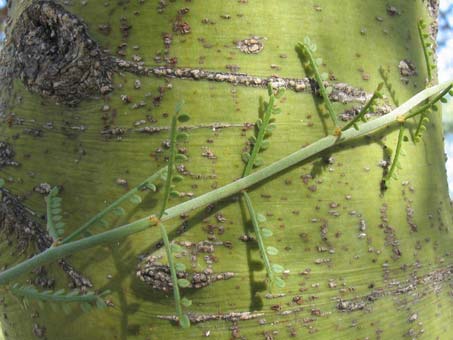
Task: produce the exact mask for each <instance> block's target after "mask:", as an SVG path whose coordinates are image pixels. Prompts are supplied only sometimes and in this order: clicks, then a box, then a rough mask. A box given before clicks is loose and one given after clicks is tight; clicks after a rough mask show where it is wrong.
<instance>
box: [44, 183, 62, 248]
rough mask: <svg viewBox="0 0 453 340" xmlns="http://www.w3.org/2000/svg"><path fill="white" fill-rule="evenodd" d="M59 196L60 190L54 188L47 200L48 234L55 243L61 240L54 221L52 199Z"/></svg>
mask: <svg viewBox="0 0 453 340" xmlns="http://www.w3.org/2000/svg"><path fill="white" fill-rule="evenodd" d="M56 195H58V188H57V187H54V188H53V189H52V190H51V191H50V193H49V195H47V199H46V208H47V232H48V233H49V235H50V237H51V238H52V240H53V241H54V242H55V241H56V240H58V239H59V236H58V232H57V228H56V227H55V223H54V221H53V213H52V198H54V197H55V196H56Z"/></svg>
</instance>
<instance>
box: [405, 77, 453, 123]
mask: <svg viewBox="0 0 453 340" xmlns="http://www.w3.org/2000/svg"><path fill="white" fill-rule="evenodd" d="M442 85H443V86H442ZM435 87H442V91H441V92H439V93H438V94H437V95H436V96H435V97H434V98H433V99H431V100H430V101H428V103H427V104H424V105H422V106H420V107H419V108H418V109H417V110H415V111H414V112H410V113H409V114H407V115H405V118H406V120H407V119H409V118H412V117H415V116H418V115H419V114H420V113H423V112H425V111H426V110H427V109H429V108H430V107H431V106H433V105H434V104H435V103H437V102H438V101H439V100H441V99H442V98H443V97H445V95H446V94H447V93H448V92H449V91H450V90H451V89H452V87H453V84H452V83H451V82H445V83H442V84H440V85H436V86H433V87H428V88H427V89H426V90H429V89H433V88H435ZM426 90H424V91H421V92H419V94H421V93H424V92H425V91H426ZM426 99H428V98H426ZM406 103H407V102H406Z"/></svg>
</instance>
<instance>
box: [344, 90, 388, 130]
mask: <svg viewBox="0 0 453 340" xmlns="http://www.w3.org/2000/svg"><path fill="white" fill-rule="evenodd" d="M382 85H383V83H380V84H379V85H378V87H377V89H376V91H374V93H373V96H372V97H371V98H370V100H369V101H368V102H367V103H366V104H365V106H364V107H362V109H361V110H360V112H359V113H358V114H357V115H356V116H355V117H354V119H353V120H351V121H350V122H349V123H347V124H346V125H345V126H343V127H342V128H341V130H342V131H345V130H347V129H349V128H350V127H352V126H354V128H356V127H355V124H356V123H357V122H358V121H359V120H361V119H363V117H364V116H365V114H366V113H367V112H368V110H369V109H370V107H371V105H373V103H374V101H375V100H376V99H377V98H379V96H380V92H379V91H380V90H381V89H382ZM356 130H357V128H356Z"/></svg>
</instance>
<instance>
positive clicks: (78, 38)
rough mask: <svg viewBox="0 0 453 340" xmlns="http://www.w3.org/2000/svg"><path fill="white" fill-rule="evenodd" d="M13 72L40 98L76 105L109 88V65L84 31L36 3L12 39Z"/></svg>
mask: <svg viewBox="0 0 453 340" xmlns="http://www.w3.org/2000/svg"><path fill="white" fill-rule="evenodd" d="M11 43H12V48H13V53H12V58H13V60H12V62H13V64H14V70H15V73H16V74H17V75H18V76H19V78H20V79H21V80H22V81H23V83H24V84H25V86H26V87H27V88H28V89H29V90H30V91H31V92H34V93H38V94H40V95H41V96H43V97H51V98H53V99H55V100H56V101H58V102H60V103H64V104H67V105H75V104H77V103H78V102H79V101H80V100H81V99H83V98H85V97H91V96H94V95H97V94H99V93H101V94H105V93H108V92H110V91H111V90H112V89H113V86H112V75H113V63H112V61H111V57H110V56H108V55H107V54H106V53H104V52H103V51H101V49H100V48H99V46H98V44H97V43H96V42H95V41H94V40H93V39H91V38H90V37H89V35H88V29H87V26H86V25H85V24H84V23H83V22H82V21H81V20H80V19H79V18H77V17H76V16H75V15H73V14H71V13H69V12H68V11H66V10H65V9H64V8H63V7H62V6H61V5H59V4H57V3H54V2H51V1H37V2H34V3H33V4H31V5H30V6H29V7H28V8H27V9H25V10H24V12H23V13H22V14H21V16H20V18H19V20H18V22H17V24H16V26H15V27H14V30H13V31H12V35H11Z"/></svg>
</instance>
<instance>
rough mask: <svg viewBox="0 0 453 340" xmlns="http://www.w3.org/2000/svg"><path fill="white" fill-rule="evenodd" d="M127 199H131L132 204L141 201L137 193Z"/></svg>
mask: <svg viewBox="0 0 453 340" xmlns="http://www.w3.org/2000/svg"><path fill="white" fill-rule="evenodd" d="M129 201H131V203H133V204H140V203H142V198H141V197H140V196H139V195H132V197H131V198H130V199H129Z"/></svg>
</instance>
